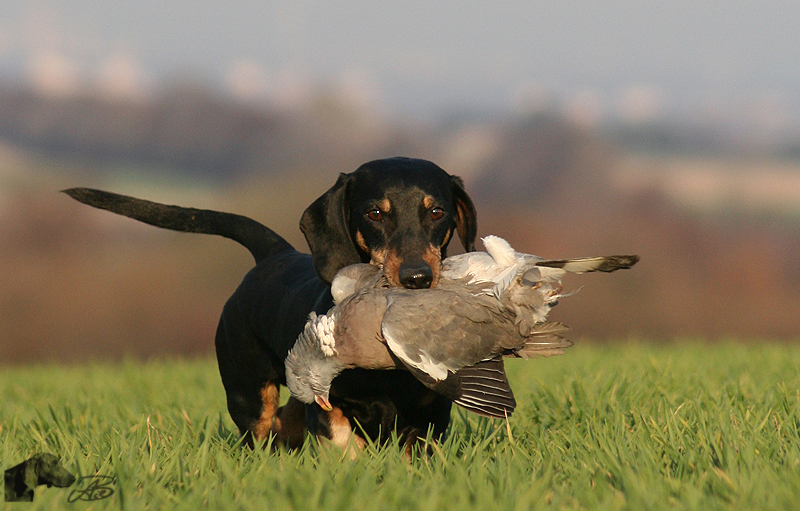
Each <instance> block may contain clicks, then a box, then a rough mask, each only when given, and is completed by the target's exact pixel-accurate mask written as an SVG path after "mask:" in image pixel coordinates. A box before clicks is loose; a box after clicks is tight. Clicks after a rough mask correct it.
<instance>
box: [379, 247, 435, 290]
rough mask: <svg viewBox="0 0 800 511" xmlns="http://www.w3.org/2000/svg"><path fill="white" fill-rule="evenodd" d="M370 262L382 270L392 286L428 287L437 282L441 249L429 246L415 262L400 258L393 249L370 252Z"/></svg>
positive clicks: (407, 287)
mask: <svg viewBox="0 0 800 511" xmlns="http://www.w3.org/2000/svg"><path fill="white" fill-rule="evenodd" d="M371 255H372V257H371V259H370V264H372V265H374V266H377V267H378V268H380V269H382V270H383V274H384V275H385V276H386V280H387V281H388V282H389V285H390V286H392V287H404V288H406V289H430V288H433V287H436V284H438V283H439V274H440V271H441V266H442V259H441V250H440V249H439V247H434V246H429V247H428V248H427V249H426V250H425V251H424V252H423V253H422V256H421V257H420V258H419V259H417V261H416V262H413V261H409V260H407V259H404V258H401V257H400V256H399V254H397V253H396V252H394V251H387V252H380V253H372V254H371Z"/></svg>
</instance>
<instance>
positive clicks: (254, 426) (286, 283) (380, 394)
mask: <svg viewBox="0 0 800 511" xmlns="http://www.w3.org/2000/svg"><path fill="white" fill-rule="evenodd" d="M65 192H66V193H67V194H69V195H70V196H71V197H73V198H75V199H77V200H79V201H81V202H83V203H85V204H88V205H91V206H94V207H97V208H101V209H106V210H109V211H113V212H115V213H118V214H121V215H125V216H127V217H130V218H134V219H136V220H140V221H142V222H146V223H148V224H151V225H155V226H158V227H163V228H167V229H173V230H177V231H183V232H195V233H207V234H217V235H220V236H224V237H227V238H231V239H233V240H235V241H237V242H239V243H241V244H242V245H244V246H245V247H246V248H247V249H248V250H250V252H251V253H252V255H253V257H254V258H255V260H256V266H255V267H254V268H253V269H252V270H251V271H250V272H249V273H248V274H247V275H246V276H245V278H244V280H243V281H242V283H241V285H240V286H239V288H238V289H237V290H236V291H235V292H234V294H233V296H231V298H230V299H229V300H228V302H227V303H226V304H225V308H224V310H223V312H222V317H221V319H220V322H219V327H218V329H217V335H216V349H217V359H218V362H219V369H220V374H221V376H222V383H223V385H224V386H225V391H226V394H227V398H228V410H229V412H230V414H231V417H232V418H233V420H234V422H235V423H236V425H237V426H238V427H239V430H240V432H241V433H242V434H243V435H246V436H247V441H248V442H249V443H251V444H252V442H253V440H261V439H264V438H266V437H267V436H268V435H269V434H270V433H273V434H274V435H275V440H276V442H278V443H283V444H285V445H288V446H290V447H296V446H299V445H301V444H302V441H303V438H304V431H305V430H304V425H307V426H308V429H309V430H310V431H311V432H312V433H315V434H317V435H318V436H321V437H327V438H329V439H330V440H332V441H333V443H335V444H337V445H340V446H345V445H347V444H348V443H349V442H350V441H351V439H353V438H355V440H356V441H358V440H359V438H360V437H359V436H358V435H361V432H362V431H363V432H364V433H365V434H366V436H368V437H369V438H370V439H372V440H373V441H379V442H382V441H385V440H386V439H388V438H389V437H390V435H391V432H392V431H395V430H396V431H397V434H398V435H399V436H400V437H401V438H404V439H405V440H406V442H407V446H409V447H410V446H411V445H412V444H413V443H414V441H415V440H416V439H417V438H419V437H424V436H425V435H426V433H427V431H428V430H429V429H432V433H433V436H434V437H438V436H440V435H441V434H443V433H444V431H445V429H446V428H447V425H448V423H449V420H450V402H449V401H448V400H446V399H444V398H442V397H441V396H439V395H438V394H435V393H433V392H432V391H430V390H428V389H427V388H425V387H424V386H423V385H422V384H420V383H419V382H418V381H417V380H416V379H415V378H414V377H413V376H411V374H410V373H408V372H405V371H363V370H351V371H345V372H344V373H342V374H341V375H340V376H339V377H338V378H337V379H336V380H335V381H334V385H333V387H332V389H331V394H330V396H331V403H332V404H333V405H334V407H335V408H334V410H333V411H332V412H328V413H325V412H322V411H321V410H320V409H318V408H315V407H308V409H306V408H305V406H304V405H302V404H300V403H299V402H298V401H295V400H294V399H290V400H289V402H288V403H287V404H286V405H285V406H284V407H282V408H280V409H279V408H278V399H279V385H281V384H285V381H286V379H285V368H284V359H285V358H286V355H287V353H288V351H289V349H290V348H291V347H292V345H293V344H294V342H295V340H296V339H297V336H298V334H299V333H300V332H301V330H302V328H303V325H304V324H305V322H306V320H307V318H308V314H309V312H311V311H315V312H317V313H324V312H326V311H327V310H328V309H329V308H330V307H331V305H332V299H331V295H330V281H331V279H332V278H333V276H334V275H335V273H336V271H338V270H339V269H340V268H342V267H344V266H346V265H349V264H353V263H358V262H370V263H372V264H375V265H379V266H382V267H383V269H384V270H385V273H386V275H387V277H388V279H389V281H390V283H391V284H392V285H393V286H404V287H407V288H428V287H432V286H435V285H436V282H437V280H438V278H439V268H440V262H441V260H442V258H443V257H445V250H446V247H447V245H448V243H449V242H450V240H451V238H452V236H453V233H454V232H457V233H458V236H459V238H460V239H461V242H462V244H463V245H464V247H465V249H466V250H473V244H474V240H475V235H476V230H477V226H476V218H475V217H476V215H475V208H474V206H473V204H472V201H471V200H470V198H469V196H468V195H467V194H466V192H465V191H464V187H463V183H462V182H461V180H460V179H459V178H458V177H455V176H451V175H449V174H447V173H446V172H445V171H443V170H442V169H441V168H439V167H438V166H436V165H435V164H433V163H431V162H429V161H425V160H418V159H410V158H390V159H385V160H377V161H373V162H369V163H366V164H364V165H362V166H361V167H359V168H358V169H357V170H356V171H355V172H352V173H350V174H341V175H340V176H339V179H338V180H337V181H336V184H334V185H333V187H332V188H331V189H329V190H328V191H327V192H326V193H325V194H323V195H322V196H321V197H320V198H319V199H317V200H316V201H314V203H312V204H311V205H310V206H309V207H308V208H307V209H306V210H305V212H304V213H303V216H302V219H301V221H300V229H301V230H302V231H303V234H304V235H305V237H306V240H307V241H308V245H309V247H310V248H311V255H307V254H302V253H300V252H297V251H296V250H295V249H294V248H293V247H292V246H291V245H290V244H289V243H288V242H287V241H285V240H284V239H283V238H281V237H280V236H279V235H277V234H276V233H274V232H273V231H272V230H270V229H268V228H267V227H265V226H263V225H261V224H260V223H258V222H256V221H254V220H252V219H249V218H246V217H243V216H239V215H234V214H230V213H220V212H216V211H207V210H197V209H191V208H183V207H178V206H167V205H163V204H156V203H152V202H148V201H144V200H140V199H134V198H131V197H125V196H122V195H117V194H112V193H109V192H102V191H97V190H89V189H82V188H74V189H70V190H65ZM306 412H309V413H306ZM356 425H358V426H359V427H358V428H357V431H356V435H357V436H356V437H353V430H354V428H356Z"/></svg>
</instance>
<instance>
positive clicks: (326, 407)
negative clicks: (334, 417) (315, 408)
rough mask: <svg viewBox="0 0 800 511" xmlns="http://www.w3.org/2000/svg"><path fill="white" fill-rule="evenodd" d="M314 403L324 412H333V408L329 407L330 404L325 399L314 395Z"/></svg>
mask: <svg viewBox="0 0 800 511" xmlns="http://www.w3.org/2000/svg"><path fill="white" fill-rule="evenodd" d="M314 401H315V402H316V403H317V404H318V405H319V407H320V408H322V409H323V410H325V411H326V412H330V411H331V410H333V406H331V402H330V401H328V400H327V399H326V398H324V397H322V396H320V395H315V396H314Z"/></svg>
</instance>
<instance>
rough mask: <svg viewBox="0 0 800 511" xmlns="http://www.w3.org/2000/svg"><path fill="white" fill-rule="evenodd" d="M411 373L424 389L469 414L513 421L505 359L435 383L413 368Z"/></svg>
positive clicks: (429, 377)
mask: <svg viewBox="0 0 800 511" xmlns="http://www.w3.org/2000/svg"><path fill="white" fill-rule="evenodd" d="M408 369H409V371H410V372H411V374H413V375H414V376H415V377H416V378H417V379H418V380H419V381H420V382H421V383H422V384H423V385H425V386H426V387H428V388H429V389H431V390H433V391H434V392H437V393H439V394H441V395H443V396H444V397H446V398H447V399H450V400H451V401H453V402H454V403H456V404H457V405H459V406H461V407H462V408H464V409H466V410H469V411H470V412H473V413H477V414H478V415H483V416H484V417H491V418H501V419H502V418H506V417H510V416H511V414H512V413H513V412H514V408H515V407H516V406H517V402H516V400H515V399H514V393H513V392H512V391H511V386H510V385H509V383H508V378H507V377H506V373H505V367H504V365H503V360H502V359H493V360H484V361H481V362H478V363H477V364H475V365H472V366H468V367H464V368H462V369H460V370H459V371H457V372H455V373H449V374H448V376H447V378H445V379H444V380H435V379H434V378H432V377H431V376H430V375H429V374H428V373H426V372H424V371H421V370H420V369H417V368H415V367H413V366H408Z"/></svg>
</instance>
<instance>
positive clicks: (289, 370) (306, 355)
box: [286, 312, 344, 412]
mask: <svg viewBox="0 0 800 511" xmlns="http://www.w3.org/2000/svg"><path fill="white" fill-rule="evenodd" d="M333 327H334V321H333V316H332V315H331V316H327V315H322V316H317V315H316V314H315V313H313V312H312V313H311V315H310V316H309V320H308V322H306V326H305V328H304V329H303V333H301V334H300V336H299V337H298V338H297V342H295V345H294V347H293V348H292V349H291V350H290V351H289V354H288V355H287V357H286V386H287V387H289V391H290V392H291V393H292V395H293V396H294V397H296V398H297V399H299V400H300V401H302V402H303V403H307V404H311V403H317V404H318V405H319V406H320V408H322V409H323V410H325V411H326V412H329V411H331V410H332V409H333V407H332V406H331V403H330V401H329V399H330V396H329V394H330V390H331V382H332V381H333V379H334V378H335V377H336V375H338V374H339V373H340V372H341V371H342V370H343V369H344V364H342V363H341V362H340V361H339V360H338V359H336V358H335V355H336V343H335V341H334V338H333Z"/></svg>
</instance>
